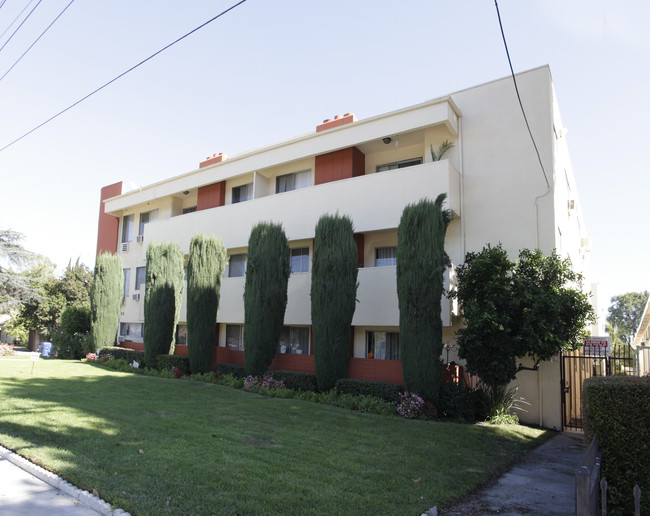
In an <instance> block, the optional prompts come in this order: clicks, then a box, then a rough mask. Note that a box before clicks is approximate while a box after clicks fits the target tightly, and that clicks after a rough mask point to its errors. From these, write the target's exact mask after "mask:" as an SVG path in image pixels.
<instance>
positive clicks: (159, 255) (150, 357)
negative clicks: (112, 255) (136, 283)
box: [144, 243, 184, 367]
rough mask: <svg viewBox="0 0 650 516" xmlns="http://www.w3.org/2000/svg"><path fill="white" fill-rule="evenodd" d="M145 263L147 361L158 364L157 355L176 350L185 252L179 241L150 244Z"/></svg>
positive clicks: (150, 364) (145, 339)
mask: <svg viewBox="0 0 650 516" xmlns="http://www.w3.org/2000/svg"><path fill="white" fill-rule="evenodd" d="M146 264H147V265H146V267H147V268H146V271H147V272H146V279H145V295H144V322H145V331H144V361H145V364H146V365H147V366H148V367H155V366H156V356H157V355H161V354H167V353H169V354H173V352H174V330H175V328H176V323H177V322H178V316H179V314H180V306H181V296H182V294H183V275H184V268H183V253H182V251H181V249H180V247H179V246H178V244H176V243H151V244H149V247H147V262H146Z"/></svg>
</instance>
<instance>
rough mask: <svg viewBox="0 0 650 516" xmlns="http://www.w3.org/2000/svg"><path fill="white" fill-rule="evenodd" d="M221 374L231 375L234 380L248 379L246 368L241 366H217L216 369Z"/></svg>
mask: <svg viewBox="0 0 650 516" xmlns="http://www.w3.org/2000/svg"><path fill="white" fill-rule="evenodd" d="M214 370H215V371H217V372H218V373H219V374H222V375H223V374H229V375H231V376H233V377H234V378H246V368H245V367H244V366H243V365H239V364H217V366H216V367H215V368H214Z"/></svg>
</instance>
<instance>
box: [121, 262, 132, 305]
mask: <svg viewBox="0 0 650 516" xmlns="http://www.w3.org/2000/svg"><path fill="white" fill-rule="evenodd" d="M122 270H123V271H124V297H125V298H126V297H129V292H130V290H129V287H130V286H131V269H122Z"/></svg>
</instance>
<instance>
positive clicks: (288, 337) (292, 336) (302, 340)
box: [278, 326, 309, 355]
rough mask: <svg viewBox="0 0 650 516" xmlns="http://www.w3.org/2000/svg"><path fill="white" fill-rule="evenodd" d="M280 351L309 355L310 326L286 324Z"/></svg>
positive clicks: (281, 336)
mask: <svg viewBox="0 0 650 516" xmlns="http://www.w3.org/2000/svg"><path fill="white" fill-rule="evenodd" d="M278 353H293V354H296V355H309V326H284V327H283V328H282V333H281V334H280V342H279V343H278Z"/></svg>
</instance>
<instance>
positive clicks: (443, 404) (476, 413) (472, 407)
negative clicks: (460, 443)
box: [436, 383, 487, 421]
mask: <svg viewBox="0 0 650 516" xmlns="http://www.w3.org/2000/svg"><path fill="white" fill-rule="evenodd" d="M436 406H437V408H438V415H439V416H440V417H446V418H449V419H457V420H462V421H483V420H485V419H486V417H487V411H486V408H487V393H486V391H484V390H483V389H480V388H476V389H470V388H469V387H467V386H466V385H459V384H457V383H443V384H441V385H440V392H439V394H438V403H437V405H436Z"/></svg>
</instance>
